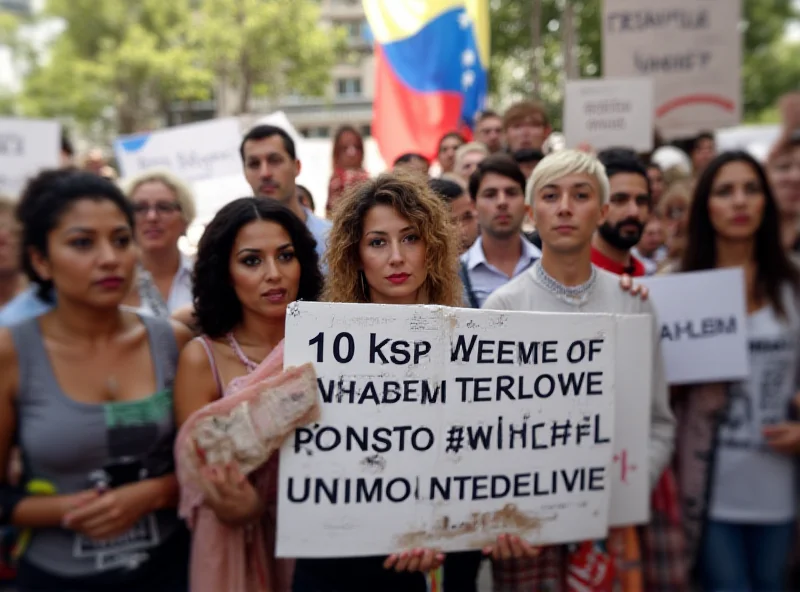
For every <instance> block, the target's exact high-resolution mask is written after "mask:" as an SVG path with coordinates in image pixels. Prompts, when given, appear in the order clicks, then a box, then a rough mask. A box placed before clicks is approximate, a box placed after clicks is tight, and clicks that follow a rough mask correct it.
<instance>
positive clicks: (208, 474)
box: [200, 464, 264, 526]
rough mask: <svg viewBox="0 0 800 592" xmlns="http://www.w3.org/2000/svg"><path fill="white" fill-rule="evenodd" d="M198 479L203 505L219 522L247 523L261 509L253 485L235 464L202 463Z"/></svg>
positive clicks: (253, 518) (257, 514) (254, 518)
mask: <svg viewBox="0 0 800 592" xmlns="http://www.w3.org/2000/svg"><path fill="white" fill-rule="evenodd" d="M200 482H201V484H202V486H203V493H204V494H205V501H204V503H205V505H206V506H207V507H209V508H211V510H212V511H213V512H214V514H215V515H216V516H217V519H218V520H219V521H220V522H222V523H224V524H227V525H228V526H245V525H247V524H250V523H252V522H254V521H255V520H256V519H257V518H258V517H259V516H261V514H262V512H263V511H264V506H263V504H262V502H261V500H260V499H259V497H258V492H257V491H256V488H255V487H253V484H252V483H250V480H249V479H248V478H247V477H246V476H245V475H243V474H242V473H241V471H239V468H238V467H236V466H233V465H231V464H227V465H217V466H207V467H204V468H203V469H202V471H201V476H200Z"/></svg>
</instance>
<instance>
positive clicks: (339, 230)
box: [322, 171, 463, 306]
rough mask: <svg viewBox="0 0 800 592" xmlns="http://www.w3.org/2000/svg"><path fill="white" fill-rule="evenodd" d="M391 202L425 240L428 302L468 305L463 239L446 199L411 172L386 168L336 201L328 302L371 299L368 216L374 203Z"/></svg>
mask: <svg viewBox="0 0 800 592" xmlns="http://www.w3.org/2000/svg"><path fill="white" fill-rule="evenodd" d="M377 205H386V206H389V207H391V208H393V209H394V210H395V211H396V212H397V213H398V214H399V215H401V216H402V217H403V218H406V219H407V220H408V221H409V222H410V223H411V225H412V226H413V227H414V228H415V229H416V231H417V233H418V234H419V236H420V238H421V239H422V240H423V241H424V242H425V264H426V266H427V271H428V277H427V278H426V279H425V283H424V284H423V285H422V290H421V293H422V294H425V295H426V302H421V303H420V304H440V305H444V306H463V287H462V285H461V279H460V278H459V276H458V239H457V238H456V230H455V227H454V226H453V224H452V223H451V222H450V212H449V209H448V207H447V205H446V204H445V203H444V202H443V201H442V200H441V199H440V198H439V197H438V196H437V195H436V194H435V193H434V192H433V191H431V190H430V189H429V188H428V186H427V184H426V183H425V182H424V181H422V180H420V179H418V178H417V177H416V176H414V175H410V174H409V173H406V172H402V171H401V172H393V173H384V174H382V175H380V176H379V177H378V178H377V179H370V180H369V181H365V182H363V183H360V184H358V185H355V186H353V187H351V188H350V189H349V190H348V191H347V192H346V193H345V195H344V196H343V197H342V201H341V202H339V204H338V205H337V206H336V210H335V212H334V214H333V227H332V228H331V230H330V234H329V235H328V249H327V252H326V262H327V264H328V274H327V277H326V278H325V289H324V291H323V296H322V299H323V300H324V301H326V302H360V303H364V302H369V301H370V300H369V294H368V293H367V292H368V290H367V286H365V283H366V282H365V280H364V278H363V276H362V275H361V271H360V270H361V258H360V255H359V245H360V244H361V239H362V235H363V234H364V218H365V217H366V215H367V212H369V210H370V209H372V208H373V207H374V206H377Z"/></svg>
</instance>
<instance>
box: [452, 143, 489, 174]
mask: <svg viewBox="0 0 800 592" xmlns="http://www.w3.org/2000/svg"><path fill="white" fill-rule="evenodd" d="M470 152H479V153H480V154H483V155H484V156H489V149H488V148H487V147H486V146H485V145H484V144H481V143H480V142H468V143H466V144H462V145H461V146H459V147H458V149H457V150H456V159H455V161H454V162H455V167H456V168H457V169H458V168H460V167H461V161H462V160H464V157H465V156H466V155H467V154H469V153H470Z"/></svg>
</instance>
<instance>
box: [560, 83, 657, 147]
mask: <svg viewBox="0 0 800 592" xmlns="http://www.w3.org/2000/svg"><path fill="white" fill-rule="evenodd" d="M564 136H565V137H566V141H567V146H568V147H570V148H575V147H577V146H578V145H579V144H581V143H587V144H589V145H590V146H591V147H592V148H594V149H596V150H602V149H604V148H613V147H625V148H632V149H633V150H637V151H639V152H646V151H648V150H652V149H653V81H652V80H650V79H649V78H607V79H603V80H601V79H596V80H567V85H566V96H565V101H564Z"/></svg>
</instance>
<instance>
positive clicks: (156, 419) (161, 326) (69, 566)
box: [11, 316, 182, 577]
mask: <svg viewBox="0 0 800 592" xmlns="http://www.w3.org/2000/svg"><path fill="white" fill-rule="evenodd" d="M140 319H141V321H142V322H143V323H144V325H145V327H146V328H147V333H148V337H149V341H150V353H151V358H152V360H153V364H154V367H155V375H156V392H155V393H154V394H153V395H152V396H150V397H148V398H146V399H141V400H137V401H125V402H115V403H105V404H87V403H81V402H78V401H75V400H74V399H71V398H70V397H69V396H68V395H67V394H66V393H64V391H63V390H62V389H61V387H60V385H59V384H58V381H57V380H56V377H55V374H54V372H53V369H52V366H51V365H50V361H49V357H48V354H47V350H46V349H45V347H44V343H43V339H42V334H41V331H40V329H39V320H38V319H30V320H28V321H25V322H24V323H22V324H20V325H16V326H14V327H12V328H11V335H12V338H13V340H14V347H15V349H16V351H17V358H18V360H19V375H20V381H19V392H18V394H17V414H18V419H17V427H18V431H19V442H20V447H21V450H22V456H23V468H24V473H25V475H24V481H25V482H26V483H31V482H32V481H34V480H35V481H37V482H39V483H40V484H44V485H46V486H47V487H48V488H49V489H50V490H51V491H52V492H53V493H57V494H70V493H77V492H79V491H83V490H85V489H89V488H91V487H92V485H93V483H97V482H98V481H104V480H105V481H106V482H107V478H108V476H110V475H104V474H103V473H102V471H103V470H104V469H106V470H107V471H112V470H113V471H115V472H116V473H117V474H120V470H121V471H124V472H125V473H126V474H127V475H128V476H130V474H133V475H134V477H133V479H131V481H135V480H137V479H138V478H142V477H157V476H162V475H165V474H169V473H171V472H173V471H174V461H173V454H172V450H173V445H174V440H175V424H174V420H173V406H172V383H173V381H174V377H175V368H176V365H177V361H178V346H177V344H176V342H175V335H174V333H173V331H172V326H171V325H170V323H169V321H166V320H162V319H157V318H152V317H147V316H140ZM111 464H114V465H116V466H115V467H113V468H112V467H110V465H111ZM140 469H143V470H140ZM136 475H138V477H137V476H136ZM126 481H127V479H126ZM179 528H182V525H181V522H180V519H179V518H178V515H177V511H176V510H175V509H174V508H173V509H168V510H161V511H159V512H155V513H153V514H149V515H148V516H145V517H144V518H143V519H142V520H141V521H140V522H139V523H138V524H136V525H135V526H134V527H133V528H132V529H131V530H130V531H129V532H128V533H126V534H124V535H122V536H121V537H119V538H117V539H114V540H111V541H107V542H105V543H97V542H94V541H91V540H89V539H87V538H85V537H83V536H82V535H79V534H77V533H75V532H73V531H70V530H66V529H62V528H40V529H34V530H33V536H32V538H31V541H30V544H29V545H28V547H27V549H26V550H25V555H24V557H25V560H26V561H28V562H30V563H31V564H33V565H34V566H35V567H38V568H40V569H42V570H44V571H47V572H49V573H52V574H55V575H58V576H62V577H83V576H93V575H98V574H101V573H104V572H108V571H110V570H115V569H119V568H125V569H136V568H137V567H140V566H141V567H142V568H144V567H145V566H146V565H147V562H148V561H149V560H150V559H152V558H153V557H154V555H155V554H156V553H157V552H158V551H159V549H160V548H161V547H162V546H163V545H164V544H165V543H166V542H167V541H169V540H170V537H171V536H172V535H173V534H174V533H177V532H178V529H179Z"/></svg>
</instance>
